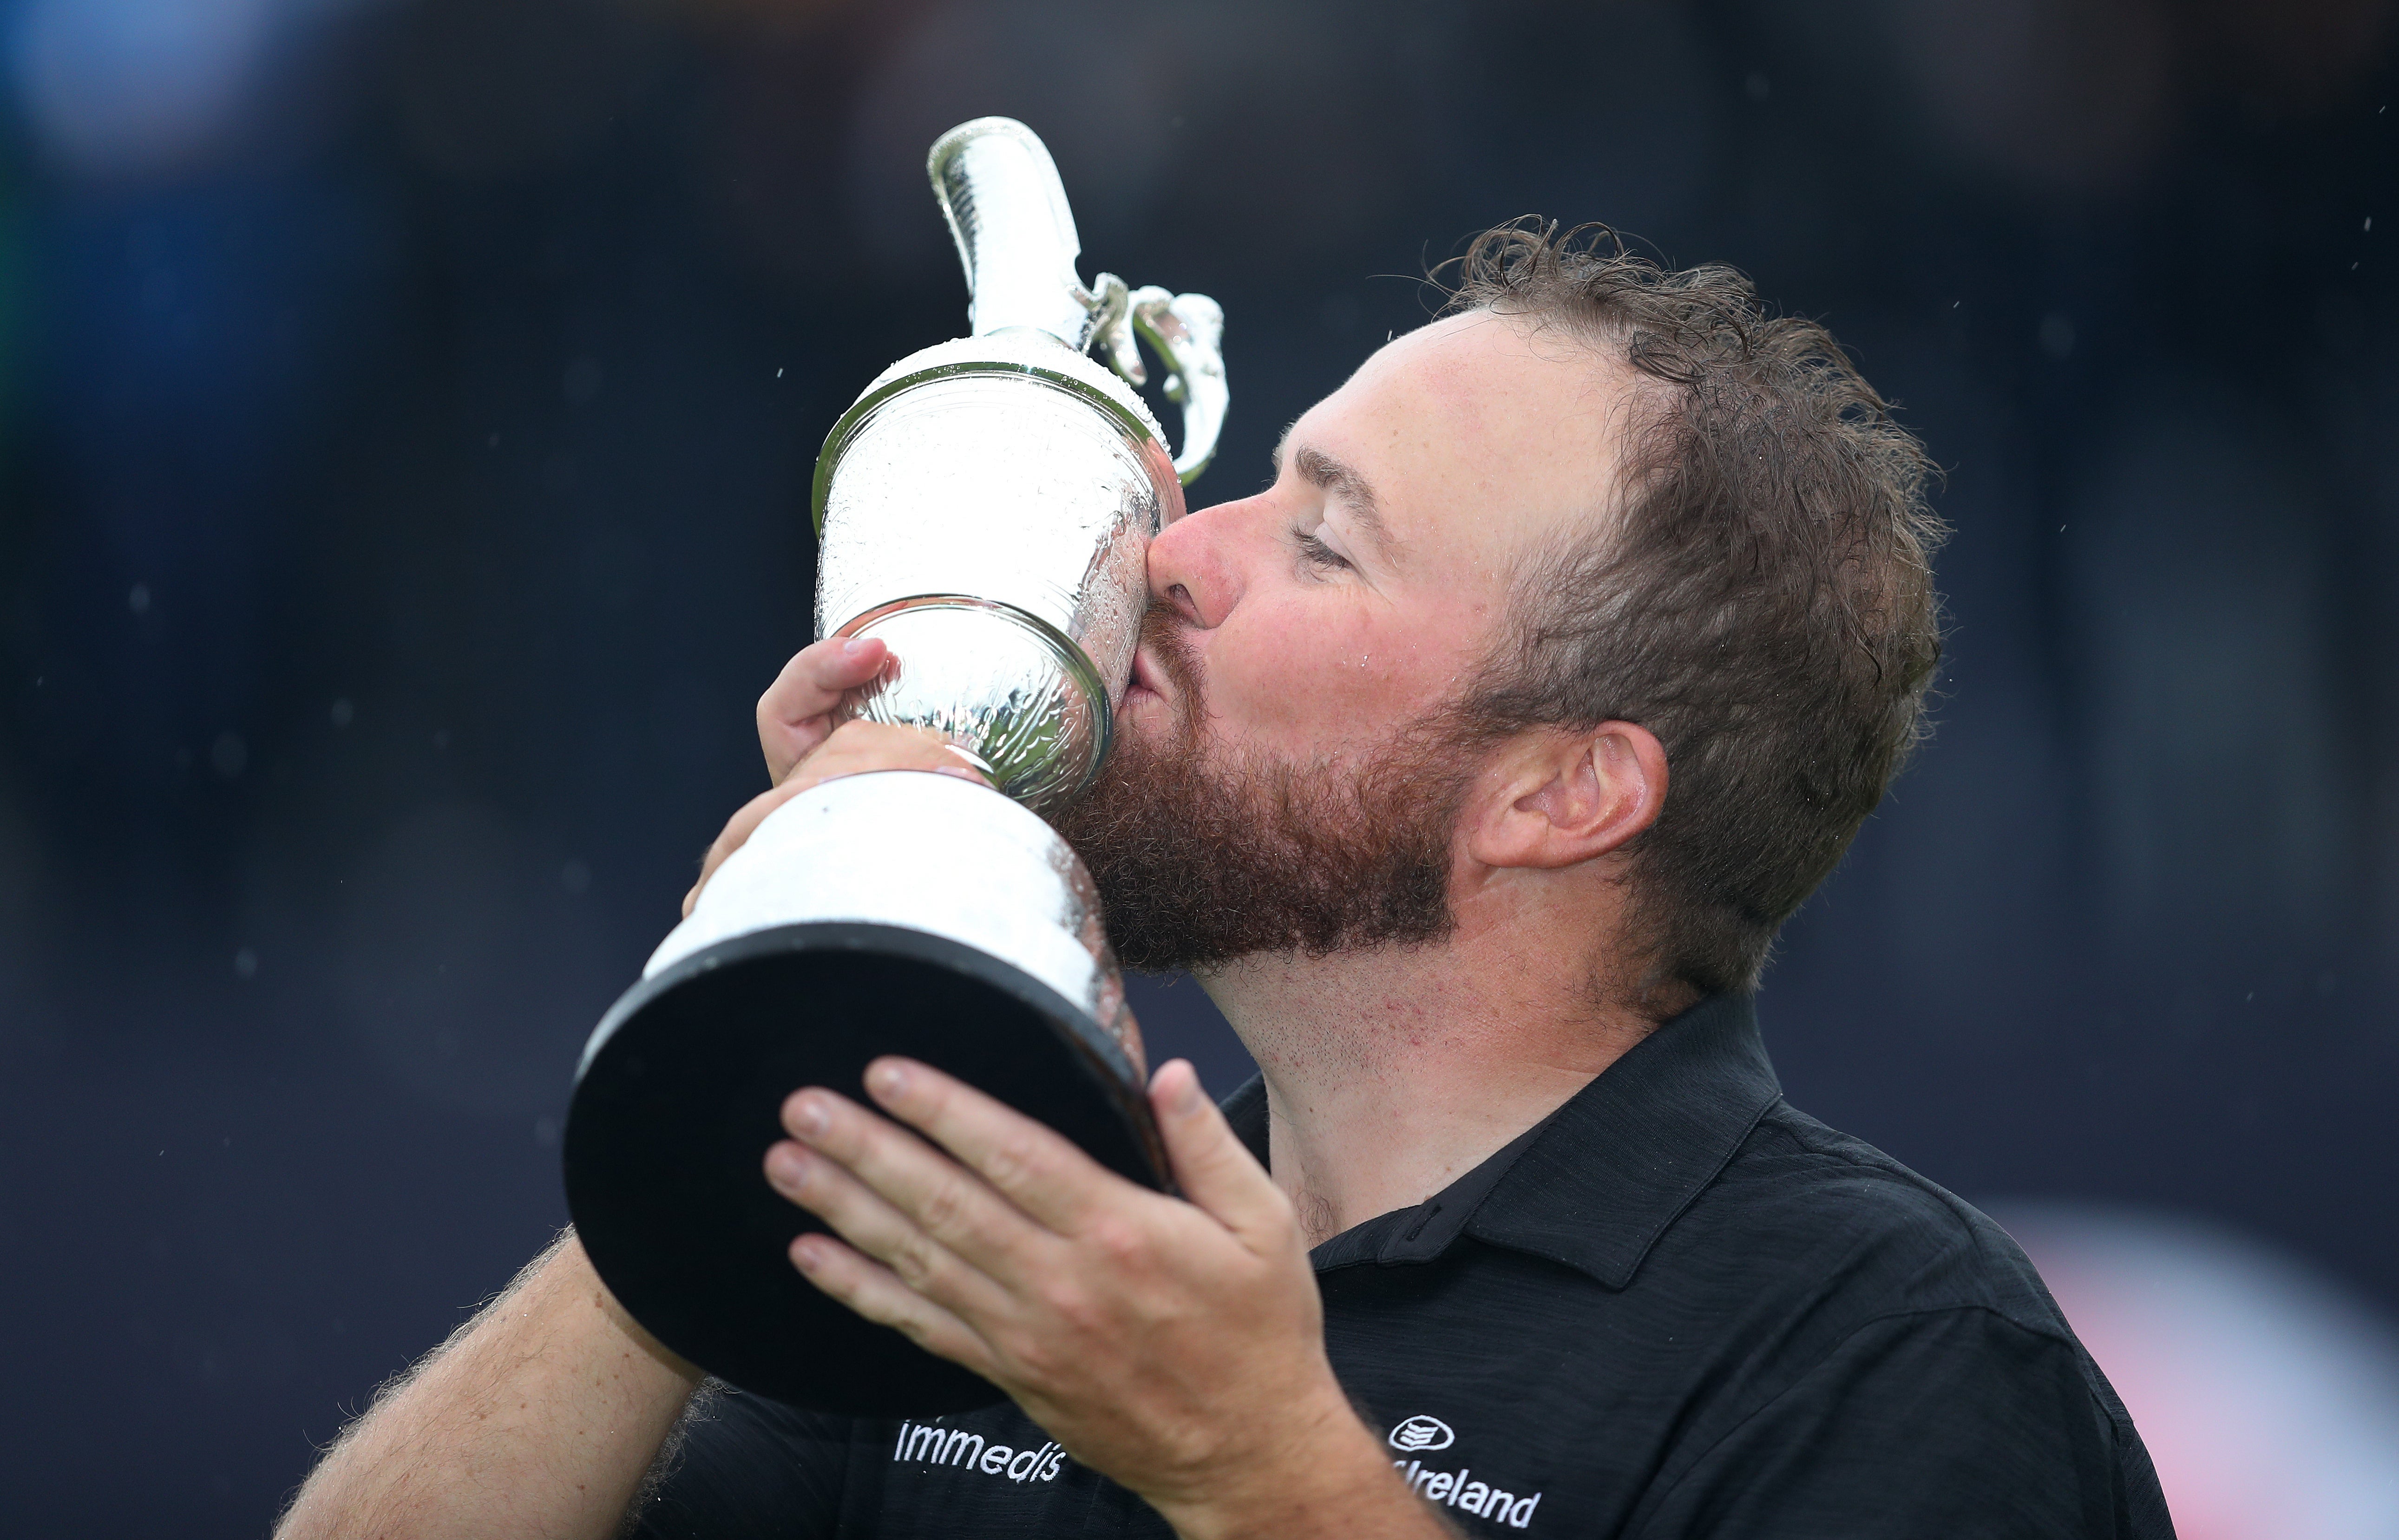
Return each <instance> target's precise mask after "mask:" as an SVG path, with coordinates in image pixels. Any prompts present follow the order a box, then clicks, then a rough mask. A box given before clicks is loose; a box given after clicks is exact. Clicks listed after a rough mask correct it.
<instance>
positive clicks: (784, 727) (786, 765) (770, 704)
mask: <svg viewBox="0 0 2399 1540" xmlns="http://www.w3.org/2000/svg"><path fill="white" fill-rule="evenodd" d="M890 655H891V649H890V648H889V647H888V646H887V645H885V644H884V642H883V640H882V638H880V637H872V636H866V637H849V638H840V637H828V638H826V639H825V640H824V641H822V642H816V643H814V644H813V645H810V646H806V647H803V648H801V649H800V650H799V651H798V652H797V653H795V654H793V656H792V660H791V661H790V662H789V663H786V664H784V665H783V671H782V672H781V673H779V674H777V675H776V676H775V682H774V683H772V684H769V685H768V686H766V694H765V695H763V696H759V697H758V747H759V748H760V749H762V750H765V751H766V775H767V778H768V779H770V780H773V781H775V782H776V783H777V784H780V783H781V782H782V779H783V777H786V776H788V775H790V774H791V773H792V771H793V769H794V768H795V767H796V766H797V765H798V764H799V763H800V761H802V760H804V759H806V757H807V756H808V753H809V751H810V750H813V749H815V748H816V746H817V745H818V744H820V743H822V742H823V741H824V740H825V737H826V736H827V734H828V733H829V731H830V724H829V723H827V722H826V720H825V717H826V713H828V712H830V711H831V710H832V709H834V707H835V706H838V705H840V704H841V697H842V696H844V695H846V694H847V693H848V692H849V691H851V690H855V689H856V688H858V687H859V686H860V685H861V684H863V683H865V682H867V681H869V680H871V679H873V678H874V676H875V675H876V674H877V673H878V672H880V671H881V670H882V668H883V666H884V664H885V663H886V662H887V661H888V660H889V658H890Z"/></svg>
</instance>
